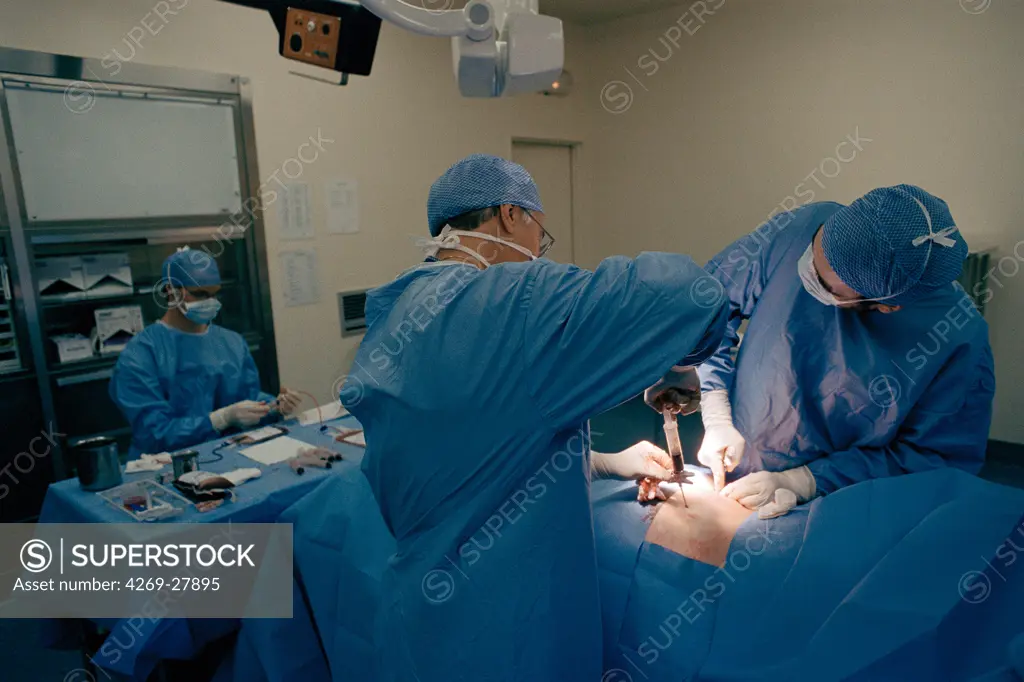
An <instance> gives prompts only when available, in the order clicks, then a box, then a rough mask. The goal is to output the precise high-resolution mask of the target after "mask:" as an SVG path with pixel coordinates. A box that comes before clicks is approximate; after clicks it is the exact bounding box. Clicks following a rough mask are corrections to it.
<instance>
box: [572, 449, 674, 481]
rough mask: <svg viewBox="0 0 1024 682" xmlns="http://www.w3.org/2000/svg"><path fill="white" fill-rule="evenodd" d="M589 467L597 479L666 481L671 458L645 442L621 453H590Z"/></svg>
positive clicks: (670, 475)
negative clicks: (653, 479)
mask: <svg viewBox="0 0 1024 682" xmlns="http://www.w3.org/2000/svg"><path fill="white" fill-rule="evenodd" d="M590 466H591V468H592V469H593V471H594V476H596V477H598V478H618V479H621V480H623V481H639V480H641V479H644V478H655V479H658V480H659V481H667V480H669V479H670V478H672V458H671V457H669V456H668V453H667V452H665V451H664V450H662V449H661V448H659V447H658V446H657V445H655V444H654V443H650V442H648V441H646V440H642V441H640V442H639V443H637V444H636V445H634V446H633V447H630V448H626V449H625V450H623V451H622V452H614V453H605V452H592V453H591V454H590Z"/></svg>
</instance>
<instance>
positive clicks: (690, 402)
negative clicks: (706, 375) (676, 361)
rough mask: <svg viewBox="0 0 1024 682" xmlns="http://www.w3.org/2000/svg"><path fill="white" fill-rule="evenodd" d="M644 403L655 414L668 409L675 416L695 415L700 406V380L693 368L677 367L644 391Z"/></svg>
mask: <svg viewBox="0 0 1024 682" xmlns="http://www.w3.org/2000/svg"><path fill="white" fill-rule="evenodd" d="M644 402H645V403H647V404H648V405H649V406H650V407H651V408H653V409H654V411H655V412H659V413H660V412H663V411H664V408H665V407H667V408H669V410H670V411H671V412H672V413H673V414H683V415H687V414H693V413H694V412H696V411H697V407H698V406H699V405H700V378H699V377H698V376H697V370H696V369H695V368H693V367H679V366H675V367H673V368H672V369H671V370H669V373H668V374H666V375H665V376H664V377H662V378H661V379H660V380H659V381H658V383H656V384H654V385H653V386H651V387H650V388H648V389H647V390H646V391H644Z"/></svg>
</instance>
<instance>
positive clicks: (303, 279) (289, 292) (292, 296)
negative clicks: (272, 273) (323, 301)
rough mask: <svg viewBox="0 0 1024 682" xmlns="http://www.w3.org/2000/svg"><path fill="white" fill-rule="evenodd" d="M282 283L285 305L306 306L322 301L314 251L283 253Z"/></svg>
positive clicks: (281, 258) (281, 257)
mask: <svg viewBox="0 0 1024 682" xmlns="http://www.w3.org/2000/svg"><path fill="white" fill-rule="evenodd" d="M280 260H281V282H282V283H283V285H284V303H285V305H289V306H292V305H306V304H309V303H316V302H317V301H319V300H320V285H319V281H318V277H317V272H316V253H314V252H313V251H282V252H281V254H280Z"/></svg>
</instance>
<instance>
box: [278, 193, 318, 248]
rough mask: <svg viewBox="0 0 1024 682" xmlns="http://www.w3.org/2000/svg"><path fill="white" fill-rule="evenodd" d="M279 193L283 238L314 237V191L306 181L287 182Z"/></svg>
mask: <svg viewBox="0 0 1024 682" xmlns="http://www.w3.org/2000/svg"><path fill="white" fill-rule="evenodd" d="M284 185H285V188H284V189H283V190H281V191H279V192H278V193H277V217H278V219H279V220H280V222H281V239H312V238H313V215H312V212H313V191H312V188H311V187H310V186H309V183H306V182H287V183H284Z"/></svg>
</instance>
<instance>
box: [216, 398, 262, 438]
mask: <svg viewBox="0 0 1024 682" xmlns="http://www.w3.org/2000/svg"><path fill="white" fill-rule="evenodd" d="M269 413H270V406H269V405H267V404H266V403H262V402H257V401H255V400H241V401H239V402H237V403H234V404H232V405H228V406H227V407H222V408H220V409H219V410H214V411H213V412H211V413H210V422H211V423H212V424H213V428H215V429H217V430H218V431H226V430H227V429H229V428H236V429H244V428H247V427H249V426H255V425H256V424H259V423H260V420H261V419H263V418H264V417H266V416H267V414H269Z"/></svg>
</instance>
